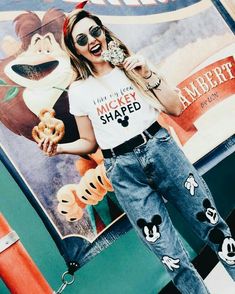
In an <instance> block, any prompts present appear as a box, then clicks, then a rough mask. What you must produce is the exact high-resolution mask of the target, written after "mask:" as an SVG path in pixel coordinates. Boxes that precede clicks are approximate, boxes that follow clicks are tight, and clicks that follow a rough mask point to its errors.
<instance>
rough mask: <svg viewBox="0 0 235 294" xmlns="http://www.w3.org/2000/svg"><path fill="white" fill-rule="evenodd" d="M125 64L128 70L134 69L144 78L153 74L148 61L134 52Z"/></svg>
mask: <svg viewBox="0 0 235 294" xmlns="http://www.w3.org/2000/svg"><path fill="white" fill-rule="evenodd" d="M123 66H124V68H125V69H126V70H127V71H129V70H133V69H134V70H135V71H136V72H137V73H139V74H140V75H141V76H142V77H143V78H147V77H148V76H150V75H151V70H150V68H149V66H148V64H147V61H146V59H145V58H144V57H143V56H142V55H137V54H134V55H131V56H129V57H127V58H126V59H125V60H124V62H123Z"/></svg>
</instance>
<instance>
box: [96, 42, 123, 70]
mask: <svg viewBox="0 0 235 294" xmlns="http://www.w3.org/2000/svg"><path fill="white" fill-rule="evenodd" d="M101 56H102V58H103V59H104V60H105V61H108V62H110V63H112V64H113V65H120V64H122V63H123V61H124V59H125V53H124V51H123V50H122V49H121V48H120V47H119V44H118V43H117V42H116V41H111V42H109V43H108V50H104V51H103V52H102V55H101Z"/></svg>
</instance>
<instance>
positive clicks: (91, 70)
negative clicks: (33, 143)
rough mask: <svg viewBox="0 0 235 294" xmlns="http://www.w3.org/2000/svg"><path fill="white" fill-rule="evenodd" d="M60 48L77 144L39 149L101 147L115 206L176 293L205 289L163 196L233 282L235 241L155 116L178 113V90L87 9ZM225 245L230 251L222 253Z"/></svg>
mask: <svg viewBox="0 0 235 294" xmlns="http://www.w3.org/2000/svg"><path fill="white" fill-rule="evenodd" d="M111 41H115V42H117V43H118V44H119V48H121V49H122V50H123V52H124V54H125V59H124V60H123V62H121V63H120V64H118V65H116V66H114V65H113V64H111V62H108V61H105V60H104V59H103V57H102V56H103V53H104V52H106V50H107V48H108V44H109V43H110V42H111ZM64 43H65V46H66V49H67V51H68V53H69V55H70V58H71V63H72V66H73V68H74V71H75V72H76V74H77V79H76V81H75V82H73V83H72V85H71V86H70V89H69V101H70V112H71V113H72V114H73V115H75V117H76V121H77V126H78V129H79V133H80V139H79V140H77V141H75V142H73V143H68V144H58V145H54V144H53V143H52V142H48V140H46V141H44V142H42V143H41V144H40V148H41V149H42V150H43V151H44V152H45V153H46V154H47V155H49V156H51V155H55V154H61V153H71V154H78V155H85V154H88V153H92V152H94V151H95V150H96V149H97V147H98V146H99V147H100V148H101V150H102V152H103V155H104V159H105V161H104V162H105V167H106V171H107V175H108V177H109V179H110V180H111V182H112V185H113V187H114V190H115V193H116V196H117V198H118V200H119V202H120V204H121V205H122V207H123V209H124V210H125V212H126V213H127V215H128V217H129V219H130V222H131V223H132V225H133V227H134V228H135V230H136V231H137V233H138V234H139V236H140V238H141V239H142V240H143V241H144V243H145V244H146V245H147V246H148V247H149V248H150V249H151V250H152V251H153V252H154V253H155V254H156V255H157V256H158V257H159V258H160V260H161V261H162V263H163V264H164V265H165V267H166V269H167V270H168V272H169V274H170V276H171V278H172V280H173V282H174V283H175V285H176V287H177V288H178V289H179V290H180V292H181V293H190V294H192V293H195V294H204V293H209V292H208V290H207V289H206V287H205V285H204V283H203V281H202V279H201V277H200V276H199V275H198V273H197V271H196V270H195V268H194V267H193V266H192V264H191V263H190V262H189V259H188V255H187V253H186V252H185V250H184V248H183V246H182V244H181V241H180V239H179V237H178V235H177V232H176V230H175V229H174V227H173V225H172V223H171V220H170V218H169V215H168V212H167V210H166V207H165V205H164V201H163V199H162V195H163V196H164V197H165V198H166V199H167V200H168V201H171V202H172V203H173V204H174V205H175V206H176V208H177V209H178V210H179V211H180V212H181V213H182V215H183V216H184V217H185V218H186V220H187V221H188V222H189V223H190V225H191V226H192V227H193V229H194V230H195V232H196V233H197V234H198V235H199V237H200V238H202V239H203V240H204V241H206V242H208V243H209V244H210V246H211V247H212V248H213V249H214V250H215V251H216V252H217V253H218V255H219V257H220V259H221V261H222V262H223V264H224V266H225V268H226V269H227V271H228V272H229V274H230V275H231V276H232V278H233V279H234V278H235V266H234V263H233V259H234V255H235V254H234V253H235V252H234V251H235V242H234V240H233V239H232V238H231V233H230V231H229V228H228V226H227V225H226V223H225V222H224V220H223V219H222V218H221V217H220V216H219V214H218V212H217V211H216V209H215V204H214V201H213V198H212V196H211V194H210V191H209V190H208V187H207V186H206V184H205V182H204V181H203V179H202V178H201V177H200V176H199V175H198V173H197V171H196V170H195V169H194V167H193V166H192V165H191V164H190V162H189V161H188V160H187V159H186V157H185V155H184V154H183V152H182V151H181V150H180V149H179V148H178V146H177V144H176V143H175V142H174V140H173V139H172V137H171V136H170V135H169V133H168V132H167V130H166V129H164V128H162V127H161V126H160V125H159V124H158V123H157V122H156V118H157V116H158V114H159V111H164V112H166V113H170V114H173V115H179V113H180V112H181V103H180V102H179V99H178V97H177V95H176V93H175V92H174V91H172V90H171V89H170V88H169V86H168V85H167V83H166V81H165V80H164V79H163V78H162V77H159V76H158V74H157V72H156V71H155V70H153V69H152V68H151V67H150V65H149V64H148V63H147V62H146V61H145V59H144V58H143V57H142V56H138V55H134V54H133V55H131V54H130V52H129V50H128V49H127V47H126V46H125V45H124V44H123V43H122V42H121V41H120V40H118V39H117V38H116V37H115V36H114V35H113V34H112V33H111V32H110V31H109V30H108V29H107V28H106V27H105V26H104V25H103V24H102V22H101V21H100V19H99V18H98V17H96V16H94V15H91V14H90V13H88V12H86V11H84V10H75V11H73V12H72V13H71V14H70V15H69V16H68V17H67V19H66V21H65V25H64ZM153 105H154V107H153ZM219 239H220V240H219ZM226 244H227V245H228V244H229V246H230V247H229V248H230V249H229V250H230V251H229V250H228V246H227V251H229V253H230V254H229V253H228V252H227V254H226V252H225V251H226V249H222V250H221V247H223V246H225V247H226ZM233 246H234V247H233ZM231 248H233V249H231ZM220 250H221V251H220ZM229 256H230V257H229Z"/></svg>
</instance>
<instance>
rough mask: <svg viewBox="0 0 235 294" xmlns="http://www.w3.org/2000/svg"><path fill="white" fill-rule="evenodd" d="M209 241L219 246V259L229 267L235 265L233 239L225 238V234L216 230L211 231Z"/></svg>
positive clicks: (234, 243)
mask: <svg viewBox="0 0 235 294" xmlns="http://www.w3.org/2000/svg"><path fill="white" fill-rule="evenodd" d="M209 240H210V241H211V242H212V243H214V244H219V251H218V255H219V257H220V258H221V259H222V260H223V261H225V262H226V263H227V264H228V265H235V241H234V239H233V238H232V237H230V236H229V237H225V236H224V233H223V232H222V231H221V230H220V229H218V228H214V229H213V230H211V231H210V234H209Z"/></svg>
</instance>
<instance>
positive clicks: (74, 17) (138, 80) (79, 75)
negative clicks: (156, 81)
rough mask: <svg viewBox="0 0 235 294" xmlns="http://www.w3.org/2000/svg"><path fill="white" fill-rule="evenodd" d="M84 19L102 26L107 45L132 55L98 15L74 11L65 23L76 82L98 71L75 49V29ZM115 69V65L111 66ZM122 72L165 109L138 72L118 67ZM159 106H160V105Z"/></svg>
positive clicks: (160, 107) (66, 39) (66, 44)
mask: <svg viewBox="0 0 235 294" xmlns="http://www.w3.org/2000/svg"><path fill="white" fill-rule="evenodd" d="M83 18H90V19H92V20H94V22H95V23H96V24H97V25H98V26H100V27H101V28H102V30H103V32H104V34H105V37H106V42H107V45H108V43H109V42H111V41H116V42H117V43H118V44H119V47H120V48H121V49H122V50H123V51H124V53H125V56H126V57H128V56H130V55H131V52H130V51H129V49H128V48H127V46H126V45H125V44H124V43H123V42H122V41H121V40H120V39H118V38H117V37H116V36H115V35H114V34H113V33H112V32H111V31H110V30H109V29H108V28H107V27H106V26H104V25H103V23H102V21H101V20H100V18H99V17H97V16H96V15H93V14H91V13H90V12H88V11H86V10H83V9H82V10H81V9H75V10H73V11H72V12H71V13H70V14H69V15H68V16H67V17H66V19H65V22H64V28H63V31H64V39H63V42H64V47H65V50H66V51H67V53H68V55H69V56H70V60H71V65H72V67H73V70H74V72H75V74H76V78H75V79H76V80H81V79H82V80H85V79H87V78H88V77H89V76H90V75H92V76H94V77H95V74H96V70H95V67H94V65H93V64H92V62H90V61H89V60H88V59H87V58H85V57H84V56H83V55H80V54H78V53H77V49H76V48H75V44H74V41H73V37H72V32H73V28H74V26H75V25H76V23H78V22H79V21H80V20H82V19H83ZM111 66H112V67H113V65H112V64H111ZM118 67H119V68H120V69H121V70H123V71H124V73H125V75H126V76H127V77H128V78H129V79H130V80H131V81H132V82H133V83H134V85H135V86H136V87H137V88H138V89H139V90H140V91H141V92H142V93H143V94H144V95H145V96H146V95H147V96H148V97H149V98H150V99H149V100H150V101H149V102H150V103H151V101H154V102H153V104H154V106H155V107H156V104H157V108H158V109H159V110H162V109H163V105H161V103H160V102H159V103H158V102H157V101H156V100H157V99H156V98H157V97H156V95H155V94H154V93H153V92H151V91H147V88H146V83H145V81H144V79H143V78H142V77H141V76H140V75H139V74H138V73H137V72H136V71H134V70H133V71H126V70H125V68H123V67H122V66H118ZM158 104H159V105H158Z"/></svg>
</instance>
